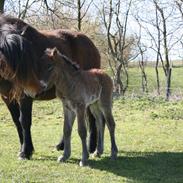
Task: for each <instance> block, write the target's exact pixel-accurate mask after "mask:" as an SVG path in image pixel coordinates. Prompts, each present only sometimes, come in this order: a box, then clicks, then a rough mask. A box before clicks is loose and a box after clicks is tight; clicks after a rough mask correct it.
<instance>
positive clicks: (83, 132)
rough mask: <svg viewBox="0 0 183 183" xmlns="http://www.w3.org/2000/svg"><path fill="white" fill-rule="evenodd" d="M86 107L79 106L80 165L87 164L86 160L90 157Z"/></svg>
mask: <svg viewBox="0 0 183 183" xmlns="http://www.w3.org/2000/svg"><path fill="white" fill-rule="evenodd" d="M85 110H86V109H85V107H84V106H82V105H79V106H78V107H77V121H78V133H79V136H80V138H81V142H82V159H81V161H80V163H79V165H80V166H84V165H86V162H87V160H88V157H89V153H88V149H87V143H86V137H87V129H86V121H85Z"/></svg>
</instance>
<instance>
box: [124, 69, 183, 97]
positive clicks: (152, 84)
mask: <svg viewBox="0 0 183 183" xmlns="http://www.w3.org/2000/svg"><path fill="white" fill-rule="evenodd" d="M145 71H146V74H147V80H148V91H149V94H152V93H154V94H156V93H157V92H156V91H157V83H156V73H155V69H154V68H153V67H150V66H148V67H146V69H145ZM159 76H160V86H161V95H164V94H165V89H166V80H165V76H164V73H163V70H162V68H159ZM171 88H172V95H182V96H183V67H174V68H173V69H172V82H171ZM131 94H142V89H141V71H140V69H139V68H138V67H130V68H129V88H128V91H127V95H131Z"/></svg>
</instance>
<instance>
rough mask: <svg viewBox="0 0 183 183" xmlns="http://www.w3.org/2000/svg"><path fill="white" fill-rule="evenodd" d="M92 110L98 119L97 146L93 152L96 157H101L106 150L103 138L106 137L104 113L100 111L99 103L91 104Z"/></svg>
mask: <svg viewBox="0 0 183 183" xmlns="http://www.w3.org/2000/svg"><path fill="white" fill-rule="evenodd" d="M90 110H91V112H92V114H93V116H94V117H95V119H96V126H97V147H96V150H95V152H94V154H93V156H94V157H100V156H101V155H102V153H103V151H104V146H103V144H104V143H103V139H104V127H103V114H102V112H101V111H100V109H99V107H98V105H97V104H93V105H91V106H90Z"/></svg>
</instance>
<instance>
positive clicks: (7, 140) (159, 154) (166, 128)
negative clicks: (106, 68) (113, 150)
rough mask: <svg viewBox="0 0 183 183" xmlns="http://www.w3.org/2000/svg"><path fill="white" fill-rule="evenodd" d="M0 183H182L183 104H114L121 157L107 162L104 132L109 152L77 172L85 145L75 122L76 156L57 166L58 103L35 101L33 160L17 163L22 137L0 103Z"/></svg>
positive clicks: (140, 100) (150, 101) (157, 101)
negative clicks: (82, 148) (81, 141)
mask: <svg viewBox="0 0 183 183" xmlns="http://www.w3.org/2000/svg"><path fill="white" fill-rule="evenodd" d="M0 109H1V110H0V183H4V182H5V183H6V182H16V183H19V182H21V183H22V182H48V183H52V182H55V183H58V182H97V183H98V182H122V183H123V182H124V183H125V182H139V183H151V182H152V183H156V182H162V183H182V182H183V102H181V101H178V102H165V101H164V100H163V99H149V98H136V99H133V100H131V99H123V98H118V99H115V100H114V107H113V113H114V117H115V120H116V140H117V145H118V148H119V157H118V159H117V160H116V161H115V162H114V161H111V160H110V158H109V155H110V141H109V135H108V131H107V130H106V131H105V151H104V155H103V156H102V157H101V158H100V159H99V158H97V159H93V158H92V157H90V159H89V163H88V166H86V167H82V168H81V167H79V166H78V163H79V159H80V157H81V143H80V139H79V137H78V134H77V128H76V123H75V125H74V129H73V134H72V155H71V158H70V159H69V161H68V162H67V163H64V164H58V163H57V162H56V159H57V157H58V156H59V155H60V154H61V152H57V151H55V150H54V145H55V144H57V142H58V141H59V137H60V134H61V131H62V125H63V123H62V121H63V115H62V108H61V105H60V102H59V101H58V100H53V101H49V102H35V103H34V108H33V125H32V136H33V142H34V146H35V150H36V151H35V153H34V155H33V158H32V160H30V161H19V160H17V153H18V150H19V143H18V137H17V134H16V130H15V128H14V126H13V124H12V121H11V118H10V115H9V113H8V111H7V109H6V107H5V105H4V104H3V103H2V102H0Z"/></svg>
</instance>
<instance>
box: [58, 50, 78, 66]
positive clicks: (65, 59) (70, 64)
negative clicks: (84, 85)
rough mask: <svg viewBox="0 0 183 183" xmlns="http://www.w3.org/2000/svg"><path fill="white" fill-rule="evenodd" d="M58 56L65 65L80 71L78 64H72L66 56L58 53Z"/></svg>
mask: <svg viewBox="0 0 183 183" xmlns="http://www.w3.org/2000/svg"><path fill="white" fill-rule="evenodd" d="M60 56H61V57H62V59H63V60H64V61H65V63H66V64H67V65H69V66H71V67H72V68H74V69H75V70H80V66H79V65H78V64H76V63H75V62H73V61H72V60H71V59H70V58H68V57H67V56H66V55H63V54H61V53H60Z"/></svg>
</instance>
